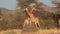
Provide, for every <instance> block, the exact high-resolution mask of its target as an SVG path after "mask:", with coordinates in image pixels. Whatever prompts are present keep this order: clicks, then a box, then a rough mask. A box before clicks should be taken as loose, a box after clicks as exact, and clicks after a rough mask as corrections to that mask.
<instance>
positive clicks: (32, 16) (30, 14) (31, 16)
mask: <svg viewBox="0 0 60 34" xmlns="http://www.w3.org/2000/svg"><path fill="white" fill-rule="evenodd" d="M27 14H28V15H29V17H30V18H34V17H35V16H34V14H33V13H32V12H29V11H27Z"/></svg>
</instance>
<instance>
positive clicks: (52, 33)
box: [0, 29, 60, 34]
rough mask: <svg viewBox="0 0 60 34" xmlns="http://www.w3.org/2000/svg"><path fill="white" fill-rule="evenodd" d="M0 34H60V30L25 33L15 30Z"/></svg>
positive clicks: (0, 32)
mask: <svg viewBox="0 0 60 34" xmlns="http://www.w3.org/2000/svg"><path fill="white" fill-rule="evenodd" d="M0 34H60V30H57V29H50V30H47V29H44V30H42V29H40V30H38V31H36V32H26V31H25V32H23V31H22V30H20V29H13V30H6V31H0Z"/></svg>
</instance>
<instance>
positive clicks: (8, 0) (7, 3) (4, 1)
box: [0, 0, 55, 10]
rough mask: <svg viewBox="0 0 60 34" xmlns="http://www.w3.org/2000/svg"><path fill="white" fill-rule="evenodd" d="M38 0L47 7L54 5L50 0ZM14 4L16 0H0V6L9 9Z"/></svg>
mask: <svg viewBox="0 0 60 34" xmlns="http://www.w3.org/2000/svg"><path fill="white" fill-rule="evenodd" d="M39 2H42V3H44V4H46V5H47V6H49V7H54V6H55V5H53V4H52V2H51V0H39ZM16 6H17V2H16V0H0V8H7V9H10V10H14V9H15V8H16Z"/></svg>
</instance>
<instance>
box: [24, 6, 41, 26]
mask: <svg viewBox="0 0 60 34" xmlns="http://www.w3.org/2000/svg"><path fill="white" fill-rule="evenodd" d="M25 10H26V12H27V14H28V17H27V18H26V19H25V21H24V25H23V26H26V25H30V26H31V25H32V24H33V25H34V24H35V26H36V27H37V26H39V27H40V24H39V18H38V17H36V16H35V15H34V14H33V13H32V12H33V10H35V8H34V7H33V8H32V9H31V10H30V11H29V10H28V8H26V9H25Z"/></svg>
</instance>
